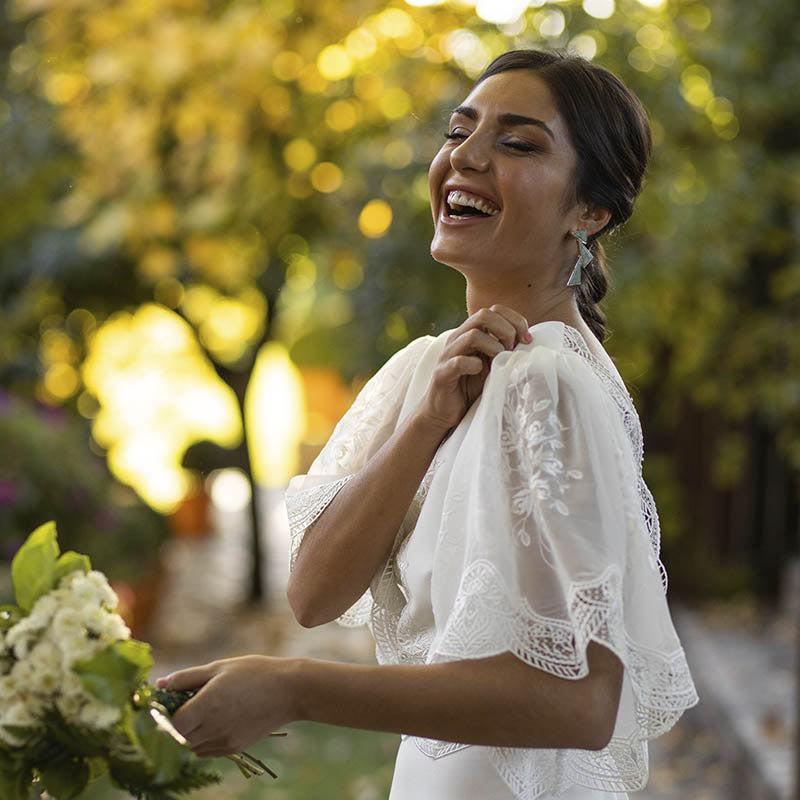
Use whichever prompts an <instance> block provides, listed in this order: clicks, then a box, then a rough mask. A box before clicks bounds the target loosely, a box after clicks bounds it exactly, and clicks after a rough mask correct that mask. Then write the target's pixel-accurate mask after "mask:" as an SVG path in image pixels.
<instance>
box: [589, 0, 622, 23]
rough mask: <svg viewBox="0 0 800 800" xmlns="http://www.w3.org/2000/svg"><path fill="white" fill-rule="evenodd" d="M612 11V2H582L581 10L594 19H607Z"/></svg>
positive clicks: (602, 0) (597, 0)
mask: <svg viewBox="0 0 800 800" xmlns="http://www.w3.org/2000/svg"><path fill="white" fill-rule="evenodd" d="M614 9H615V3H614V0H583V10H584V11H585V12H586V13H587V14H588V15H589V16H590V17H595V19H608V18H609V17H610V16H611V15H612V14H613V13H614Z"/></svg>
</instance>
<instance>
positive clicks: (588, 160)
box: [476, 50, 651, 342]
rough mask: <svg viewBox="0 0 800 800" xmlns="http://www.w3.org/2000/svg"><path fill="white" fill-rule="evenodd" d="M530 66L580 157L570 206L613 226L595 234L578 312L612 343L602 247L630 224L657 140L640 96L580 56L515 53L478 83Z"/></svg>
mask: <svg viewBox="0 0 800 800" xmlns="http://www.w3.org/2000/svg"><path fill="white" fill-rule="evenodd" d="M515 69H528V70H532V71H534V72H536V74H537V76H538V77H539V78H541V79H542V80H543V81H544V82H545V83H546V84H547V87H548V88H549V89H550V91H551V93H552V95H553V98H554V100H555V102H556V105H557V106H558V109H559V112H560V113H561V115H562V116H563V117H564V119H565V121H566V123H567V128H568V129H569V132H570V135H571V138H572V144H573V147H574V148H575V152H576V153H577V166H576V169H575V176H574V177H575V180H574V181H573V185H574V194H573V196H572V197H570V198H568V200H569V203H568V204H567V207H569V206H571V205H572V204H573V203H574V202H575V201H582V202H585V203H587V204H589V205H592V206H595V207H597V208H604V209H606V210H607V211H608V212H609V213H610V214H611V218H610V219H609V221H608V224H607V225H606V226H605V227H604V228H603V229H602V230H600V231H598V232H597V233H595V234H593V235H592V236H590V237H589V242H588V245H589V249H590V250H591V252H592V256H593V258H592V262H591V263H590V264H589V266H588V267H586V268H584V270H583V281H582V283H581V284H580V285H579V286H577V287H576V289H575V293H576V300H577V303H578V310H579V311H580V313H581V316H582V317H583V319H584V321H585V322H586V324H587V325H588V326H589V327H590V328H591V329H592V332H593V333H594V335H595V336H596V337H597V338H598V339H599V340H600V341H601V342H602V341H604V339H605V338H606V335H607V332H608V331H607V328H606V318H605V314H604V313H603V311H602V310H601V309H600V306H599V303H600V301H601V300H602V299H603V297H605V294H606V291H607V290H608V273H607V269H606V263H605V255H604V251H603V245H602V244H601V243H600V242H599V241H598V237H600V236H601V235H602V234H603V233H606V232H611V231H613V230H614V229H615V228H617V227H618V226H619V225H622V223H624V222H626V221H627V220H628V219H629V218H630V216H631V214H632V213H633V203H634V200H635V199H636V196H637V195H638V194H639V191H640V190H641V188H642V179H643V177H644V172H645V168H646V167H647V161H648V159H649V157H650V149H651V138H650V124H649V122H648V120H647V113H646V112H645V110H644V107H643V106H642V104H641V102H640V101H639V99H638V98H637V97H636V96H635V95H634V94H633V93H632V92H631V91H630V90H629V89H628V88H627V87H626V86H625V85H624V84H623V83H622V81H620V80H619V78H617V77H616V76H615V75H613V74H612V73H611V72H609V71H608V70H607V69H604V68H603V67H599V66H597V65H596V64H593V63H592V62H591V61H587V60H586V59H584V58H581V57H580V56H577V55H571V54H564V53H560V52H555V51H541V50H511V51H509V52H507V53H503V54H502V55H500V56H498V57H497V58H495V59H494V61H492V63H491V64H489V66H488V67H487V68H486V69H485V70H484V72H483V73H481V75H480V76H479V77H478V79H477V81H476V85H477V84H479V83H481V81H484V80H486V78H489V77H491V76H492V75H496V74H498V73H500V72H506V71H508V70H515Z"/></svg>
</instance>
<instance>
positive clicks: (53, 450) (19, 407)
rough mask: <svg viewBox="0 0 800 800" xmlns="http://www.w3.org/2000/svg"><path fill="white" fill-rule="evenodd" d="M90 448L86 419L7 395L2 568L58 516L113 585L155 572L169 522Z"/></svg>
mask: <svg viewBox="0 0 800 800" xmlns="http://www.w3.org/2000/svg"><path fill="white" fill-rule="evenodd" d="M86 441H87V432H86V425H85V423H84V422H83V420H80V421H76V420H75V419H74V418H73V417H71V415H69V414H68V413H66V412H64V411H60V410H57V409H52V408H48V407H40V408H39V409H38V410H37V409H36V408H35V407H34V406H32V405H31V404H29V403H25V402H23V401H22V400H20V399H18V398H14V397H12V396H10V395H6V394H2V393H0V442H1V443H2V444H1V445H0V453H2V458H0V547H1V548H2V550H0V563H2V562H3V561H6V562H7V561H9V560H10V559H11V557H12V555H13V554H14V552H15V551H16V549H17V548H18V547H19V546H20V544H21V543H22V541H23V540H24V537H25V535H26V532H27V531H29V530H31V529H32V528H34V527H35V526H37V525H40V524H41V523H42V522H43V521H44V518H46V517H47V516H50V515H57V516H58V517H59V519H60V525H61V538H62V541H63V542H64V543H65V545H67V546H68V547H70V548H74V549H77V550H81V551H87V552H89V553H91V554H92V557H93V559H94V560H95V562H96V563H97V564H98V565H99V566H100V567H101V568H102V569H103V570H104V571H107V572H108V573H109V574H110V575H112V576H113V578H115V579H117V580H129V579H131V578H134V577H137V576H139V575H140V574H142V573H143V572H144V571H146V570H148V569H150V568H152V566H153V565H152V560H153V553H154V552H155V551H156V550H157V548H158V545H159V544H160V542H161V541H163V538H164V536H165V534H166V531H165V525H164V521H163V519H162V518H161V517H159V516H158V515H157V514H155V513H154V512H152V511H151V510H150V509H149V508H148V507H147V506H145V505H144V504H143V503H142V502H141V501H139V500H138V498H137V497H136V496H135V495H134V494H133V492H131V491H130V489H127V488H126V487H123V486H121V485H120V484H118V483H117V482H116V481H114V480H113V478H112V477H111V476H110V475H109V473H108V470H107V468H106V466H105V464H104V462H103V459H102V458H101V457H99V456H96V455H94V454H93V453H91V452H89V451H88V449H87V447H86ZM41 579H42V580H45V577H44V576H42V578H41ZM33 586H35V583H32V584H31V587H33ZM31 591H33V588H31Z"/></svg>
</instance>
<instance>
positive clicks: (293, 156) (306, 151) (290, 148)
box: [283, 139, 317, 172]
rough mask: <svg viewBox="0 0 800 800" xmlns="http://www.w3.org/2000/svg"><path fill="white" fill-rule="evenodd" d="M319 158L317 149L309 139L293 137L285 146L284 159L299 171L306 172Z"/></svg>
mask: <svg viewBox="0 0 800 800" xmlns="http://www.w3.org/2000/svg"><path fill="white" fill-rule="evenodd" d="M316 159H317V150H316V148H315V147H314V145H313V144H311V142H309V141H308V139H292V141H291V142H289V143H288V144H287V145H286V147H284V148H283V160H284V161H285V162H286V163H287V165H288V166H289V167H291V168H292V169H293V170H296V171H297V172H304V171H305V170H307V169H308V168H309V167H310V166H311V165H312V164H313V163H314V161H316Z"/></svg>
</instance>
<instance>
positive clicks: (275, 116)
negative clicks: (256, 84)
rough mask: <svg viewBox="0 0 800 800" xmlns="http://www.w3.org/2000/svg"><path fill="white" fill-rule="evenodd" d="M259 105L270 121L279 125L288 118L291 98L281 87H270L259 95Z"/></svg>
mask: <svg viewBox="0 0 800 800" xmlns="http://www.w3.org/2000/svg"><path fill="white" fill-rule="evenodd" d="M259 103H260V105H261V108H262V110H263V111H264V113H265V114H266V115H267V118H268V119H269V120H270V121H272V122H273V123H280V122H283V121H284V120H285V119H286V117H288V116H289V112H290V111H291V109H292V96H291V94H289V90H288V89H286V88H285V87H283V86H270V87H269V88H268V89H265V90H264V91H263V92H262V93H261V96H260V97H259Z"/></svg>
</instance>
